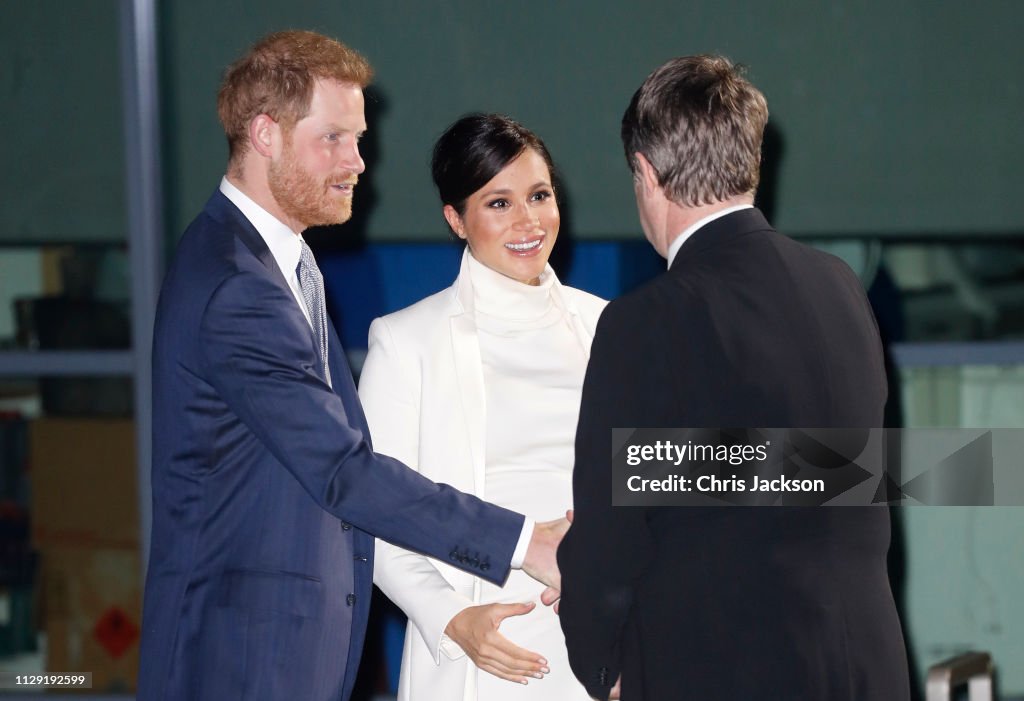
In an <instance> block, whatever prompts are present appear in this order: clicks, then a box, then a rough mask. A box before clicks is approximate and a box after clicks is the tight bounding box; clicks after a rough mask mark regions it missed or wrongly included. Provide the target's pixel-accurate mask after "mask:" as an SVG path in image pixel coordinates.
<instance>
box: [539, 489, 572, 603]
mask: <svg viewBox="0 0 1024 701" xmlns="http://www.w3.org/2000/svg"><path fill="white" fill-rule="evenodd" d="M572 515H573V512H572V509H569V510H568V511H566V512H565V520H566V521H567V522H568V523H569V524H570V525H571V524H572ZM552 523H555V522H554V521H553V522H552ZM558 523H561V521H558ZM568 530H569V529H568V528H566V531H568ZM562 535H563V536H564V535H565V533H563V534H562ZM559 542H561V541H559ZM555 550H556V551H557V550H558V548H557V546H556V548H555ZM555 567H556V569H557V567H558V565H557V563H556V564H555ZM531 576H532V575H531ZM545 584H547V582H545ZM561 587H562V581H561V576H559V581H558V584H557V585H549V586H548V588H547V589H545V590H544V591H542V592H541V594H540V601H541V603H542V604H544V605H545V606H550V605H551V604H554V605H555V613H558V601H559V599H560V598H561V596H562V591H561Z"/></svg>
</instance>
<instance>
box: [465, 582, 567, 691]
mask: <svg viewBox="0 0 1024 701" xmlns="http://www.w3.org/2000/svg"><path fill="white" fill-rule="evenodd" d="M535 607H536V604H535V603H533V602H529V603H524V604H486V605H482V606H470V607H468V608H465V609H463V610H462V611H460V612H459V613H458V614H456V615H455V617H454V618H452V620H451V621H450V622H449V623H448V626H447V627H446V628H445V633H446V634H447V635H448V636H449V637H450V638H451V639H452V640H454V641H455V642H456V643H458V644H459V646H460V647H461V648H462V649H463V650H465V652H466V654H467V655H469V658H470V659H471V660H473V663H474V664H476V666H477V667H479V668H480V669H482V670H484V671H485V672H488V673H490V674H493V675H494V676H496V677H499V678H501V679H505V680H508V681H510V682H516V683H518V684H526V683H527V681H528V680H529V679H540V678H542V677H543V676H544V675H545V674H547V673H548V667H547V664H548V663H547V660H545V659H544V658H543V657H541V656H540V655H539V654H537V653H536V652H532V651H530V650H526V649H524V648H521V647H519V646H518V645H516V644H515V643H513V642H512V641H511V640H509V639H508V638H506V637H505V636H504V635H502V634H501V633H500V632H499V631H498V626H500V625H501V622H502V621H503V620H505V619H506V618H508V617H510V616H523V615H526V614H528V613H529V612H530V611H532V610H533V609H534V608H535Z"/></svg>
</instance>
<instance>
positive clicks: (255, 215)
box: [220, 177, 302, 280]
mask: <svg viewBox="0 0 1024 701" xmlns="http://www.w3.org/2000/svg"><path fill="white" fill-rule="evenodd" d="M220 191H221V192H222V193H223V194H224V196H225V197H227V198H228V199H229V200H231V202H232V203H233V204H234V205H235V206H236V207H238V209H240V210H241V212H242V214H244V215H245V218H246V219H248V220H249V222H250V223H251V224H252V225H253V226H254V227H255V228H256V231H257V232H259V235H260V236H261V237H263V241H264V242H265V243H266V244H267V248H269V249H270V253H271V254H272V255H273V256H274V260H275V261H276V262H277V267H278V268H280V269H281V273H282V274H283V275H284V277H285V280H291V278H293V277H295V269H296V268H297V267H298V265H299V258H300V257H301V256H302V236H301V235H299V234H297V233H296V232H294V231H292V230H291V229H290V228H288V226H287V225H286V224H284V223H283V222H282V221H281V220H280V219H278V218H277V217H275V216H274V215H273V214H271V213H270V212H268V211H267V210H265V209H263V207H260V206H259V205H258V204H256V203H255V202H254V201H253V200H252V198H250V197H249V196H248V195H246V194H245V193H244V192H242V191H241V190H239V189H238V188H237V187H235V186H234V185H232V184H231V182H229V181H228V179H227V177H223V178H221V179H220Z"/></svg>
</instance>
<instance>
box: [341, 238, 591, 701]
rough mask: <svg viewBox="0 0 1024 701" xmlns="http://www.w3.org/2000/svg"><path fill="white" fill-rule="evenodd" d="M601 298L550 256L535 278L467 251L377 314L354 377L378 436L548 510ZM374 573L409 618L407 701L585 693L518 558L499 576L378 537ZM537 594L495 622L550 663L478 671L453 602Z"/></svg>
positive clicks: (465, 484)
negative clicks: (395, 306)
mask: <svg viewBox="0 0 1024 701" xmlns="http://www.w3.org/2000/svg"><path fill="white" fill-rule="evenodd" d="M603 306H604V301H603V300H600V299H599V298H596V297H594V296H593V295H589V294H587V293H585V292H582V291H580V290H574V289H572V288H567V287H564V286H561V285H560V284H559V283H558V280H557V279H556V277H555V275H554V273H553V272H552V271H551V269H550V267H548V268H547V269H546V271H545V273H544V274H543V275H542V276H541V284H540V285H539V286H528V285H523V284H521V283H518V282H515V281H514V280H511V279H509V278H506V277H504V276H502V275H500V274H499V273H496V272H495V271H493V270H491V269H489V268H487V267H486V266H483V265H482V264H480V263H478V262H477V261H476V260H475V259H473V258H472V256H470V255H469V254H468V253H467V254H466V255H465V256H464V257H463V263H462V268H461V270H460V273H459V277H458V279H457V280H456V283H455V284H454V285H453V286H452V287H451V288H449V289H448V290H445V291H442V292H440V293H438V294H437V295H433V296H432V297H428V298H427V299H425V300H422V301H420V302H418V303H417V304H415V305H413V306H412V307H408V308H406V309H404V310H401V311H399V312H396V313H394V314H391V315H388V316H386V317H383V318H381V319H378V320H376V321H375V322H374V324H373V325H372V326H371V329H370V350H369V354H368V356H367V360H366V365H365V366H364V370H363V376H362V379H361V382H360V397H361V399H362V402H363V406H364V408H365V409H366V414H367V419H368V421H369V424H370V430H371V435H372V438H373V441H374V448H375V450H378V451H380V452H383V453H386V454H389V455H394V456H395V457H398V458H399V459H401V460H403V461H404V462H406V463H407V464H408V465H410V466H411V467H413V468H414V469H417V470H419V471H420V472H422V473H423V474H425V475H426V476H428V477H429V478H430V479H432V480H434V481H436V482H447V483H449V484H452V485H454V486H456V487H457V488H459V489H462V490H463V491H470V492H473V493H475V494H476V495H477V496H479V497H481V498H483V499H486V500H487V501H491V502H493V503H495V504H498V505H501V506H504V507H507V508H509V509H512V510H515V511H518V512H520V513H525V514H526V515H527V516H529V517H531V518H533V519H535V520H537V521H546V520H550V519H553V518H559V517H561V516H564V515H565V511H566V510H567V509H569V508H571V503H572V478H571V477H572V467H573V461H574V449H573V444H574V440H575V432H576V421H577V418H578V413H579V403H580V393H581V389H582V384H583V377H584V374H585V371H586V364H587V359H588V357H589V347H590V342H591V340H592V338H593V331H594V327H595V326H596V323H597V318H598V316H599V315H600V311H601V309H602V308H603ZM374 581H375V582H376V583H377V584H378V586H380V587H381V589H383V590H384V592H385V593H386V594H387V595H388V596H389V597H391V598H392V599H393V600H394V601H395V602H396V603H398V604H399V606H401V607H402V608H403V610H405V613H406V614H407V615H408V616H409V621H410V623H409V627H408V629H407V633H406V640H405V645H404V654H403V660H402V675H401V680H400V682H399V699H400V701H510V700H514V699H521V700H524V701H577V700H578V701H586V700H587V699H588V698H589V697H588V696H587V694H586V692H585V690H584V689H583V687H582V686H581V685H580V684H579V682H577V681H576V679H575V677H574V676H573V674H572V671H571V669H570V668H569V663H568V659H567V655H566V650H565V642H564V638H563V636H562V631H561V627H560V625H559V621H558V617H557V616H556V615H555V614H554V612H553V610H552V609H551V608H549V607H546V606H544V605H543V604H541V603H540V593H541V592H542V591H543V586H542V585H541V584H539V583H537V582H535V581H534V580H533V579H531V578H530V577H529V576H527V575H526V574H525V573H523V572H521V571H519V570H512V572H511V573H510V575H509V577H508V579H507V581H506V583H505V586H504V587H497V586H494V585H491V584H489V583H486V582H484V581H482V580H479V579H476V578H473V577H471V576H469V575H467V574H464V573H462V572H459V571H457V570H454V569H453V568H451V567H450V566H449V564H448V563H444V562H439V561H436V560H433V559H430V558H427V557H424V556H421V555H417V554H414V553H410V552H409V551H405V550H402V549H401V548H398V547H396V546H393V545H390V544H387V543H383V542H380V541H379V542H378V545H377V563H376V565H375V569H374ZM525 601H536V602H537V606H536V607H535V608H534V610H533V611H531V612H530V613H529V614H527V615H525V616H513V617H510V618H507V619H505V620H504V622H503V623H502V625H501V628H500V630H501V632H502V633H503V634H504V635H505V636H506V637H507V638H509V640H511V641H512V642H513V643H515V644H516V645H518V646H520V647H522V648H525V649H527V650H531V651H533V652H536V653H538V654H540V655H542V656H543V657H544V658H545V659H547V661H548V667H549V668H550V670H551V672H550V674H548V675H546V676H545V677H544V678H543V679H531V680H530V683H529V684H527V685H522V684H515V683H512V682H508V681H505V680H503V679H499V678H498V677H495V676H493V675H491V674H489V673H486V672H481V671H479V670H478V669H476V667H475V666H474V665H473V664H472V662H470V661H469V660H468V658H467V657H466V656H465V653H464V652H463V651H462V650H461V649H460V648H459V647H458V645H456V644H455V643H454V641H452V640H449V639H448V638H447V636H445V635H444V634H443V630H444V627H445V625H446V624H447V622H448V621H449V620H450V619H451V617H452V616H453V615H455V614H456V613H457V612H458V611H459V610H461V609H463V608H466V607H468V606H473V605H476V604H485V603H493V602H525Z"/></svg>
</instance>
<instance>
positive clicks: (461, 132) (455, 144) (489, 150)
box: [430, 112, 555, 217]
mask: <svg viewBox="0 0 1024 701" xmlns="http://www.w3.org/2000/svg"><path fill="white" fill-rule="evenodd" d="M528 148H532V149H533V150H534V151H536V152H537V153H539V154H540V156H541V158H543V159H544V162H545V163H546V164H547V166H548V173H549V174H550V175H551V179H552V183H551V185H552V187H554V186H555V184H554V178H555V167H554V165H553V164H552V162H551V154H550V153H548V149H547V147H546V146H545V145H544V142H543V141H541V140H540V137H538V136H537V135H536V134H534V133H533V132H532V131H530V130H529V129H527V128H526V127H524V126H523V125H522V124H520V123H519V122H517V121H515V120H514V119H511V118H509V117H506V116H504V115H501V114H483V113H481V112H474V113H473V114H467V115H466V116H464V117H462V118H461V119H459V120H458V121H457V122H455V123H454V124H452V125H451V126H450V127H448V128H447V129H446V130H445V132H444V133H443V134H441V137H440V138H439V139H438V140H437V143H435V144H434V157H433V158H432V159H431V163H430V170H431V173H432V174H433V176H434V184H435V185H436V186H437V191H438V194H439V195H440V196H441V202H442V203H444V204H450V205H451V206H452V207H454V208H455V211H457V212H458V213H459V216H460V217H461V216H462V215H463V214H464V213H465V211H466V200H467V199H469V196H470V195H472V194H473V193H474V192H476V191H477V190H479V189H480V188H482V187H483V186H484V185H486V184H487V183H488V182H489V181H490V179H491V178H493V177H494V176H495V175H497V174H498V173H500V172H501V170H502V169H503V168H504V167H505V166H507V165H508V164H509V163H511V162H512V161H514V160H515V159H516V158H518V157H519V155H520V154H521V153H523V151H525V150H526V149H528Z"/></svg>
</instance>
